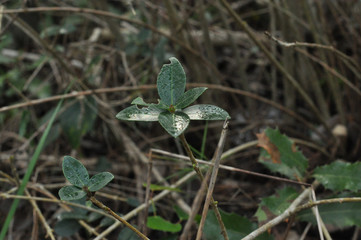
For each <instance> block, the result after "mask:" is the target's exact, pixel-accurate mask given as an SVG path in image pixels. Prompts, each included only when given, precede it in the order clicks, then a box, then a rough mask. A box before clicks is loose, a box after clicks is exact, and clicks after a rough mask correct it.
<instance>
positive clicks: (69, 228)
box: [54, 219, 81, 237]
mask: <svg viewBox="0 0 361 240" xmlns="http://www.w3.org/2000/svg"><path fill="white" fill-rule="evenodd" d="M80 228H81V225H80V224H79V223H78V221H77V220H74V219H64V220H61V221H59V222H57V223H56V224H55V227H54V231H55V233H56V234H57V235H58V236H62V237H70V236H71V235H74V234H75V233H76V232H78V231H79V230H80Z"/></svg>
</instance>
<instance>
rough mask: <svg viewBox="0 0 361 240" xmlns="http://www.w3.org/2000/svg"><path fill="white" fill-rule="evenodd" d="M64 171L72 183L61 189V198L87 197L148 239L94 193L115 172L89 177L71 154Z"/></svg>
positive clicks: (106, 182) (110, 178) (68, 199)
mask: <svg viewBox="0 0 361 240" xmlns="http://www.w3.org/2000/svg"><path fill="white" fill-rule="evenodd" d="M63 173H64V176H65V178H66V179H67V180H68V181H69V182H70V183H71V184H72V185H71V186H64V187H62V188H61V189H60V190H59V196H60V199H61V200H65V201H71V200H78V199H81V198H84V197H86V198H87V200H88V201H90V202H91V203H93V204H94V205H96V206H97V207H99V208H101V209H102V210H103V211H105V212H107V213H108V214H110V215H111V216H113V217H114V218H115V219H117V220H118V221H120V222H121V223H123V224H124V225H125V226H127V227H128V228H130V229H131V230H132V231H134V232H135V233H136V234H137V235H138V236H139V237H141V238H142V239H148V238H147V237H146V236H145V235H144V234H142V233H141V232H139V230H138V229H136V228H135V227H133V226H132V225H131V224H130V223H128V222H127V221H126V220H124V219H123V218H121V217H120V216H119V215H117V214H116V213H115V212H114V211H113V210H111V209H110V208H109V207H107V206H105V205H104V204H103V203H101V202H100V201H98V200H97V199H96V198H95V197H94V195H95V192H96V191H98V190H100V189H102V188H103V187H105V186H106V185H107V184H108V183H109V182H110V181H111V180H113V178H114V176H113V174H111V173H109V172H101V173H98V174H96V175H94V176H93V177H91V178H89V173H88V171H87V170H86V168H85V167H84V165H83V164H82V163H81V162H80V161H78V160H76V159H75V158H72V157H70V156H65V157H64V160H63Z"/></svg>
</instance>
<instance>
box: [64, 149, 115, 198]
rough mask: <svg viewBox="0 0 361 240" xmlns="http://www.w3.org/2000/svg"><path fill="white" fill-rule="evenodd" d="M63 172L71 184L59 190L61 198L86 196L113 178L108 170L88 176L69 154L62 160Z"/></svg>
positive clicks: (83, 168)
mask: <svg viewBox="0 0 361 240" xmlns="http://www.w3.org/2000/svg"><path fill="white" fill-rule="evenodd" d="M63 173H64V176H65V178H66V179H67V180H68V181H69V182H70V183H71V184H72V185H71V186H64V187H62V188H61V189H60V190H59V196H60V199H61V200H77V199H81V198H84V197H85V196H87V194H88V193H89V192H91V193H92V192H96V191H98V190H100V189H101V188H103V187H104V186H106V185H107V184H108V183H109V182H110V181H111V180H112V179H113V178H114V176H113V174H111V173H109V172H101V173H98V174H96V175H94V176H93V177H91V178H89V173H88V171H87V170H86V168H85V167H84V165H83V164H82V163H81V162H79V161H78V160H76V159H75V158H72V157H70V156H65V157H64V160H63Z"/></svg>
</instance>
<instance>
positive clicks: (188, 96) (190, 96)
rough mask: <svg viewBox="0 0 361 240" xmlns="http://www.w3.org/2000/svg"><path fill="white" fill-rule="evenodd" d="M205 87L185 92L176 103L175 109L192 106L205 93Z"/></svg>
mask: <svg viewBox="0 0 361 240" xmlns="http://www.w3.org/2000/svg"><path fill="white" fill-rule="evenodd" d="M206 90H207V88H206V87H198V88H192V89H190V90H188V91H186V92H185V93H184V94H183V95H182V96H181V97H180V98H179V99H178V100H177V102H176V105H175V108H176V109H183V108H185V107H188V106H189V105H190V104H192V103H193V102H194V101H195V100H197V98H198V97H199V96H200V95H202V94H203V93H204V91H206Z"/></svg>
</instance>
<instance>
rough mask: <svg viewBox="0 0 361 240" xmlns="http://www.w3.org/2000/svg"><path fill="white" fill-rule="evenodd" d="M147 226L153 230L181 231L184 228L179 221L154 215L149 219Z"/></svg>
mask: <svg viewBox="0 0 361 240" xmlns="http://www.w3.org/2000/svg"><path fill="white" fill-rule="evenodd" d="M147 227H149V228H150V229H153V230H160V231H163V232H173V233H174V232H179V231H180V230H182V225H180V224H179V223H177V224H174V223H171V222H169V221H167V220H165V219H164V218H162V217H160V216H152V217H148V219H147Z"/></svg>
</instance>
